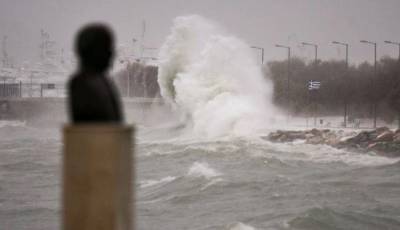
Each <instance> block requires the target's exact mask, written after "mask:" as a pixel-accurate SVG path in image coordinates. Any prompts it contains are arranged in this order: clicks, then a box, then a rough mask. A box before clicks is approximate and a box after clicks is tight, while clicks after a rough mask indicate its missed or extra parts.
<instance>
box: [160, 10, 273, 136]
mask: <svg viewBox="0 0 400 230" xmlns="http://www.w3.org/2000/svg"><path fill="white" fill-rule="evenodd" d="M158 83H159V85H160V90H161V95H162V96H163V98H164V99H165V100H166V101H167V102H169V103H170V104H171V105H172V106H173V107H174V108H175V109H178V110H181V111H182V113H183V114H185V115H184V119H185V122H186V125H187V126H190V127H191V130H190V131H191V133H193V134H194V135H198V136H201V137H218V136H224V135H247V134H249V133H254V132H255V131H256V130H259V129H263V128H266V126H269V127H270V126H271V124H272V123H273V115H274V113H276V112H277V111H276V108H275V107H274V106H273V105H272V100H271V98H272V92H273V87H272V83H271V82H270V81H268V80H266V79H265V78H264V77H263V74H262V70H261V68H260V66H259V65H258V64H257V62H256V60H255V57H254V55H253V53H252V50H251V48H250V46H249V45H248V44H246V43H245V42H243V41H242V40H240V39H238V38H236V37H234V36H231V35H227V34H226V33H225V32H223V29H222V28H220V27H219V26H217V25H216V24H215V23H213V22H211V21H209V20H207V19H205V18H203V17H201V16H197V15H193V16H184V17H178V18H176V19H175V21H174V25H173V28H172V31H171V34H170V35H169V36H168V38H167V40H166V41H165V43H164V44H163V46H162V47H161V50H160V55H159V75H158ZM266 124H268V125H266ZM192 131H193V132H192Z"/></svg>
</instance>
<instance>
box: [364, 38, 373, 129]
mask: <svg viewBox="0 0 400 230" xmlns="http://www.w3.org/2000/svg"><path fill="white" fill-rule="evenodd" d="M360 42H361V43H366V44H370V45H373V46H374V78H375V79H376V74H377V71H376V70H377V69H376V68H377V62H376V46H377V44H376V42H371V41H366V40H361V41H360ZM372 85H373V84H372ZM371 88H372V87H371ZM376 100H377V98H376V95H375V94H374V95H373V105H372V106H373V113H374V128H376V117H377V108H376V107H377V105H376V104H377V102H376Z"/></svg>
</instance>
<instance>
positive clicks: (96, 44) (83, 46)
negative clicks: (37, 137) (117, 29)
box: [68, 24, 123, 123]
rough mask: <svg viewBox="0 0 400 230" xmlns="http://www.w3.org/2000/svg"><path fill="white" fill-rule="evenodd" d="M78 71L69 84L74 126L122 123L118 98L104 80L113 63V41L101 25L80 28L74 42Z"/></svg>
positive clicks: (107, 80) (108, 31) (111, 86)
mask: <svg viewBox="0 0 400 230" xmlns="http://www.w3.org/2000/svg"><path fill="white" fill-rule="evenodd" d="M75 52H76V54H77V56H78V59H79V69H78V71H77V73H75V74H74V75H73V76H72V78H71V79H70V81H69V83H68V91H69V102H68V103H69V116H70V120H71V121H72V122H73V123H93V122H117V123H119V122H122V120H123V118H122V112H121V106H120V100H119V96H118V94H117V91H116V89H115V86H114V85H113V83H112V82H111V81H110V80H109V79H108V78H107V77H106V73H107V69H108V68H109V66H110V64H111V61H112V59H113V53H114V38H113V34H112V32H111V30H110V29H109V28H108V27H107V26H105V25H102V24H90V25H87V26H85V27H84V28H82V29H81V30H80V31H79V32H78V35H77V36H76V40H75Z"/></svg>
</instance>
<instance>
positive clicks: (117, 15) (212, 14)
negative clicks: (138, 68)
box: [0, 0, 400, 63]
mask: <svg viewBox="0 0 400 230" xmlns="http://www.w3.org/2000/svg"><path fill="white" fill-rule="evenodd" d="M399 11H400V1H399V0H0V39H1V38H3V36H7V37H8V43H7V47H8V53H9V56H11V57H12V58H13V59H14V60H16V61H17V62H22V61H24V60H37V59H38V57H39V48H38V47H39V43H40V30H41V29H43V30H45V31H47V32H48V33H49V34H50V36H51V38H52V39H53V40H55V41H56V42H57V48H58V49H60V50H61V49H62V48H63V49H65V50H66V51H67V52H68V51H70V52H71V47H72V44H73V39H74V34H75V32H76V31H77V30H78V29H79V27H81V26H82V25H84V24H86V23H88V22H94V21H96V22H99V21H100V22H105V23H108V24H109V25H111V26H112V27H113V29H114V31H115V34H116V36H117V41H118V44H130V45H131V44H132V38H136V39H140V37H141V30H142V24H143V23H142V22H143V21H146V34H145V40H144V43H145V45H146V46H148V47H160V46H161V45H162V43H163V41H164V40H165V38H166V36H167V35H168V33H169V31H170V28H171V26H172V22H173V19H174V18H175V17H177V16H182V15H190V14H197V15H201V16H203V17H205V18H208V19H210V20H212V21H215V22H216V23H218V24H219V25H221V26H222V27H224V28H226V30H227V31H228V32H229V33H230V34H232V35H235V36H237V37H239V38H241V39H243V40H245V41H246V42H247V43H248V44H249V45H252V46H260V47H264V48H265V60H266V61H271V60H283V59H285V58H286V55H287V53H286V51H285V50H283V49H279V48H276V47H275V44H282V45H289V46H291V47H292V53H293V55H294V56H298V57H300V58H304V59H305V60H310V61H311V60H312V59H313V58H314V50H313V48H312V47H304V46H302V45H301V42H310V43H315V44H318V45H319V50H318V53H319V58H320V59H322V60H331V59H338V60H340V59H343V58H344V55H345V52H344V48H340V47H339V46H337V45H333V44H332V41H333V40H336V41H340V42H346V43H349V44H350V50H349V59H350V62H351V63H360V62H363V61H368V62H373V58H374V53H373V47H372V46H369V45H367V44H363V43H360V42H359V41H360V40H369V41H374V42H377V43H378V57H382V56H391V57H394V58H397V57H398V55H399V54H398V52H399V50H398V47H396V46H393V45H388V44H385V43H384V41H385V40H393V41H399V42H400V27H399V26H398V22H399V21H400V13H399ZM137 49H138V48H136V50H135V49H134V48H132V52H137ZM128 52H130V51H129V50H128ZM255 52H256V51H255ZM149 55H150V54H149ZM151 55H154V54H151Z"/></svg>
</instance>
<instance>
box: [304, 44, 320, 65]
mask: <svg viewBox="0 0 400 230" xmlns="http://www.w3.org/2000/svg"><path fill="white" fill-rule="evenodd" d="M301 44H302V45H303V46H313V47H314V49H315V55H314V62H315V65H316V64H317V60H318V45H317V44H313V43H308V42H302V43H301Z"/></svg>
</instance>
